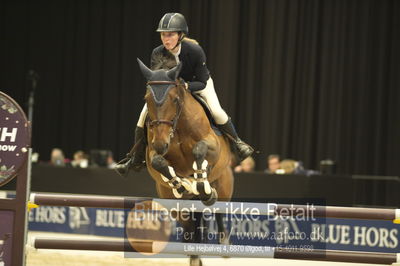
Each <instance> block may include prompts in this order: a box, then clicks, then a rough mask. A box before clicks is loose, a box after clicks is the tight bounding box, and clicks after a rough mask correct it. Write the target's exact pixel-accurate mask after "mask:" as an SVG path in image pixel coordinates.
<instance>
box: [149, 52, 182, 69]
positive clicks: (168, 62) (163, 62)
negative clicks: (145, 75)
mask: <svg viewBox="0 0 400 266" xmlns="http://www.w3.org/2000/svg"><path fill="white" fill-rule="evenodd" d="M151 61H152V67H151V69H152V70H159V69H164V70H170V69H171V68H173V67H175V66H176V60H175V57H174V56H173V55H172V54H171V53H168V54H167V55H166V56H164V55H163V54H162V53H159V54H155V55H154V56H153V57H152V58H151Z"/></svg>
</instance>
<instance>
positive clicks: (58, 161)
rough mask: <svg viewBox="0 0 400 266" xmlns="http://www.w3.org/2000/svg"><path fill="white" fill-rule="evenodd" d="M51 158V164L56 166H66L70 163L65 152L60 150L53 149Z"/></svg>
mask: <svg viewBox="0 0 400 266" xmlns="http://www.w3.org/2000/svg"><path fill="white" fill-rule="evenodd" d="M50 157H51V158H50V164H52V165H54V166H66V165H67V164H68V162H69V161H68V160H67V159H65V156H64V152H63V151H62V150H61V149H59V148H54V149H52V150H51V155H50Z"/></svg>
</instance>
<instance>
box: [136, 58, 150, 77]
mask: <svg viewBox="0 0 400 266" xmlns="http://www.w3.org/2000/svg"><path fill="white" fill-rule="evenodd" d="M137 61H138V63H139V67H140V70H141V71H142V74H143V76H144V77H145V78H146V79H147V80H149V79H150V78H151V76H153V71H151V69H149V68H148V67H147V66H146V65H145V64H143V62H142V61H140V59H139V58H137Z"/></svg>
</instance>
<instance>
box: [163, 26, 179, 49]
mask: <svg viewBox="0 0 400 266" xmlns="http://www.w3.org/2000/svg"><path fill="white" fill-rule="evenodd" d="M178 40H179V34H178V33H177V32H176V31H174V32H161V41H162V43H163V45H164V47H165V49H167V50H169V51H172V49H174V48H175V46H176V44H177V43H178Z"/></svg>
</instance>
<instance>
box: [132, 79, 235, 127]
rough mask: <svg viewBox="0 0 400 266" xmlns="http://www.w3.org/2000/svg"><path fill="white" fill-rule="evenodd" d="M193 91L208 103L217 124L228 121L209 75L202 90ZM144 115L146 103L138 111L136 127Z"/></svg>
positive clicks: (140, 124) (141, 122) (145, 113)
mask: <svg viewBox="0 0 400 266" xmlns="http://www.w3.org/2000/svg"><path fill="white" fill-rule="evenodd" d="M193 93H196V94H198V95H200V97H201V98H203V100H204V101H205V102H206V103H207V104H208V106H209V107H210V111H211V115H212V116H213V118H214V120H215V122H216V123H217V124H218V125H223V124H225V123H226V122H228V119H229V117H228V115H227V114H226V112H225V111H224V109H222V107H221V104H220V103H219V100H218V96H217V94H216V93H215V89H214V81H213V80H212V78H211V77H210V78H209V79H208V80H207V85H206V87H205V88H204V89H203V90H201V91H195V92H193ZM146 116H147V104H145V105H144V106H143V109H142V112H141V113H140V117H139V121H138V122H137V126H138V127H142V128H143V127H144V122H145V120H146Z"/></svg>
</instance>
